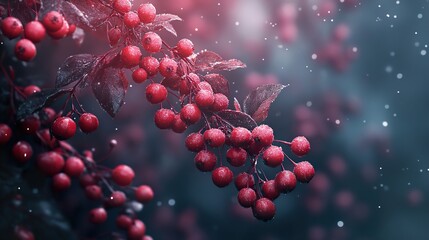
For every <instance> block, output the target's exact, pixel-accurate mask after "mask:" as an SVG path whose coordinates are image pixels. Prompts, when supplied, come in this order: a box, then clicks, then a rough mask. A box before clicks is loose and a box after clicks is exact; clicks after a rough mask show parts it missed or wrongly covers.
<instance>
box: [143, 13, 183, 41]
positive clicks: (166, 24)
mask: <svg viewBox="0 0 429 240" xmlns="http://www.w3.org/2000/svg"><path fill="white" fill-rule="evenodd" d="M172 21H182V19H181V18H180V17H179V16H177V15H174V14H158V15H156V17H155V20H154V21H153V22H152V23H151V24H146V25H143V26H142V27H143V28H144V29H146V30H145V31H156V30H161V29H165V30H167V31H168V32H169V33H171V34H173V35H174V36H177V32H176V30H175V29H174V27H173V25H172V24H171V22H172Z"/></svg>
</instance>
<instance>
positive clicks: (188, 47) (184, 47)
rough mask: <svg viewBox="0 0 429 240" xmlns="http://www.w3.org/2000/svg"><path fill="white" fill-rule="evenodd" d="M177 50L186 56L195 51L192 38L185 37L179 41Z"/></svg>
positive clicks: (182, 55)
mask: <svg viewBox="0 0 429 240" xmlns="http://www.w3.org/2000/svg"><path fill="white" fill-rule="evenodd" d="M176 50H177V53H178V54H179V55H180V56H181V57H184V58H186V57H189V56H191V55H192V54H193V53H194V44H193V43H192V42H191V40H189V39H186V38H183V39H181V40H180V41H179V42H178V43H177V46H176Z"/></svg>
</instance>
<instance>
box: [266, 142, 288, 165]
mask: <svg viewBox="0 0 429 240" xmlns="http://www.w3.org/2000/svg"><path fill="white" fill-rule="evenodd" d="M262 159H264V163H265V165H267V166H269V167H277V166H280V164H282V162H283V159H284V153H283V150H282V148H281V147H277V146H270V147H268V148H267V149H265V151H264V153H263V155H262Z"/></svg>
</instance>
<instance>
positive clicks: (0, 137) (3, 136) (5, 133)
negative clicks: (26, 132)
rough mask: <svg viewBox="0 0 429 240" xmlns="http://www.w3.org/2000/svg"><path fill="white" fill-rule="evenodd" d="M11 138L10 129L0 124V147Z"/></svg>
mask: <svg viewBox="0 0 429 240" xmlns="http://www.w3.org/2000/svg"><path fill="white" fill-rule="evenodd" d="M11 137H12V129H10V127H9V126H8V125H6V124H4V123H0V145H1V144H5V143H7V142H9V140H10V138H11Z"/></svg>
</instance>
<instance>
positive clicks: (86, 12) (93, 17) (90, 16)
mask: <svg viewBox="0 0 429 240" xmlns="http://www.w3.org/2000/svg"><path fill="white" fill-rule="evenodd" d="M51 1H52V0H51ZM57 2H58V1H57ZM61 2H63V4H62V7H63V14H64V15H65V17H66V19H67V20H68V19H70V21H71V22H72V23H75V24H78V25H85V26H88V27H90V28H95V27H98V26H99V25H100V24H101V23H103V22H104V20H106V18H107V17H109V16H110V14H111V13H112V9H111V8H109V7H108V6H109V4H110V2H109V1H105V0H70V1H61ZM94 9H96V11H94Z"/></svg>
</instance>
